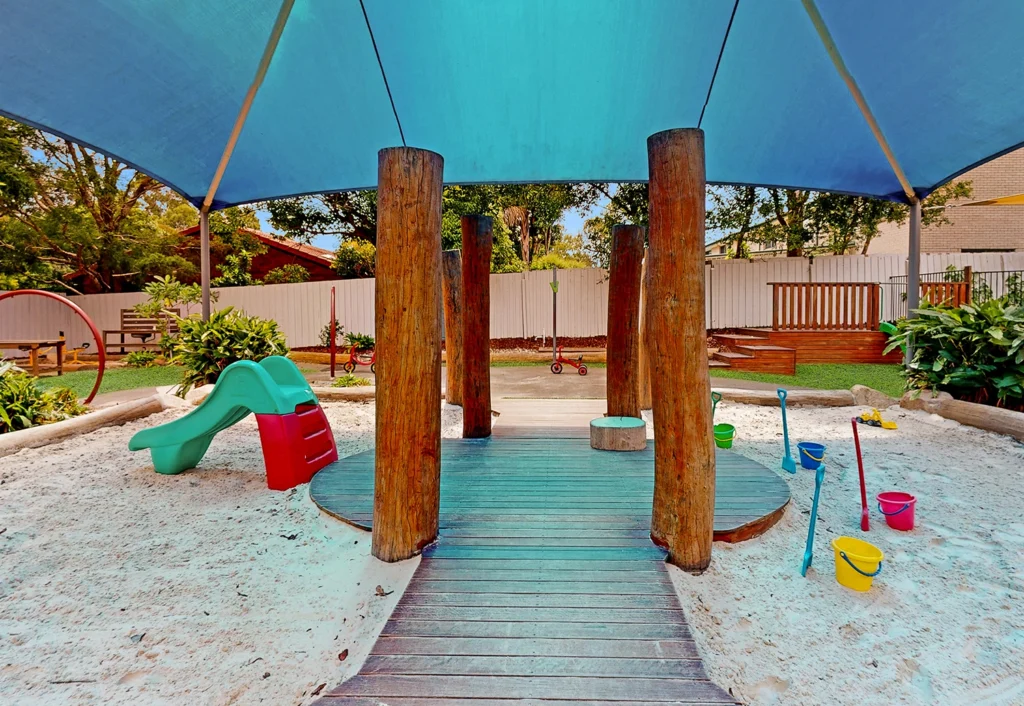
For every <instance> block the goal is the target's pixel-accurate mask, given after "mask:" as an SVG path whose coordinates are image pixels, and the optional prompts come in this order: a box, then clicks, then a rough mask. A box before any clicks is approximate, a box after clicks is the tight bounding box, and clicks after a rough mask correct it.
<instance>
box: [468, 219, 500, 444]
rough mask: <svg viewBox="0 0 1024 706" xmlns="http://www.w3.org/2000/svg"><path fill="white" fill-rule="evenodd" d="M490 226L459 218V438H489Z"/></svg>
mask: <svg viewBox="0 0 1024 706" xmlns="http://www.w3.org/2000/svg"><path fill="white" fill-rule="evenodd" d="M493 227H494V222H493V221H492V219H491V218H490V217H488V216H463V217H462V296H463V300H464V304H463V307H462V368H463V395H462V436H463V437H464V438H466V439H482V438H484V437H488V436H490V435H491V249H492V247H493V245H494V236H493Z"/></svg>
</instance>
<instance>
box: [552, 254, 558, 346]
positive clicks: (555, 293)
mask: <svg viewBox="0 0 1024 706" xmlns="http://www.w3.org/2000/svg"><path fill="white" fill-rule="evenodd" d="M551 360H552V361H557V360H558V268H557V267H554V268H552V269H551Z"/></svg>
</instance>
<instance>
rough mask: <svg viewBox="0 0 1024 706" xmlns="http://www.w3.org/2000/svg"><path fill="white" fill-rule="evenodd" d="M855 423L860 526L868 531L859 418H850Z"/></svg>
mask: <svg viewBox="0 0 1024 706" xmlns="http://www.w3.org/2000/svg"><path fill="white" fill-rule="evenodd" d="M850 423H851V424H852V425H853V443H854V445H855V446H856V447H857V468H858V469H859V470H860V528H861V530H862V531H864V532H867V531H868V529H869V523H868V492H867V489H866V488H865V487H864V459H863V458H861V456H860V436H859V435H858V434H857V418H856V417H854V418H853V419H851V420H850Z"/></svg>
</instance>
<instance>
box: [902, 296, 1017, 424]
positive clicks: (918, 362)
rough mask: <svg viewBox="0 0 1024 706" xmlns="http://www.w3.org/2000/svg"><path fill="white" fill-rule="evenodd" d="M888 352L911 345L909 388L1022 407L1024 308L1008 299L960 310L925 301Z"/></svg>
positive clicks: (987, 402)
mask: <svg viewBox="0 0 1024 706" xmlns="http://www.w3.org/2000/svg"><path fill="white" fill-rule="evenodd" d="M917 314H918V316H917V318H913V319H905V320H903V321H900V322H899V323H898V324H897V329H898V331H897V333H896V334H895V335H893V337H892V338H890V339H889V340H890V342H889V345H888V346H887V348H886V351H887V352H888V351H890V350H894V349H895V348H896V347H897V346H899V345H900V344H907V343H911V344H912V345H913V350H914V359H913V361H911V363H910V365H909V366H907V368H906V370H905V371H904V376H905V377H906V380H907V389H910V390H926V389H927V390H939V391H944V392H948V393H950V394H951V395H953V396H954V397H957V398H959V399H962V400H967V401H970V402H981V403H984V404H995V405H998V406H1000V407H1007V408H1010V409H1018V410H1024V307H1022V306H1021V305H1019V304H1017V303H1014V302H1013V301H1012V300H1010V299H1009V298H1008V297H1003V298H1001V299H990V300H988V301H986V302H982V303H981V304H977V305H974V306H970V305H964V306H961V307H959V308H956V309H952V308H946V307H933V306H931V305H927V304H926V305H925V306H924V307H923V308H921V309H918V310H917Z"/></svg>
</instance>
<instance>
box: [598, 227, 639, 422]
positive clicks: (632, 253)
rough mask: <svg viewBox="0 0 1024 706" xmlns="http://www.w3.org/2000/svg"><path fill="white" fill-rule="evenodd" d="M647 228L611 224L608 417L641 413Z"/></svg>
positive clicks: (635, 415) (632, 415) (631, 415)
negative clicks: (642, 291) (642, 296)
mask: <svg viewBox="0 0 1024 706" xmlns="http://www.w3.org/2000/svg"><path fill="white" fill-rule="evenodd" d="M643 261H644V231H643V229H642V228H641V227H640V226H623V225H619V226H614V227H613V228H612V253H611V265H610V267H609V270H608V346H607V351H608V371H607V372H608V376H607V383H606V385H607V390H606V393H607V394H606V397H607V398H608V416H609V417H639V416H640V370H639V365H640V270H641V269H642V267H643Z"/></svg>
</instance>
